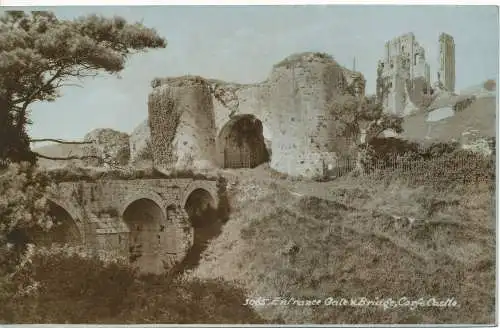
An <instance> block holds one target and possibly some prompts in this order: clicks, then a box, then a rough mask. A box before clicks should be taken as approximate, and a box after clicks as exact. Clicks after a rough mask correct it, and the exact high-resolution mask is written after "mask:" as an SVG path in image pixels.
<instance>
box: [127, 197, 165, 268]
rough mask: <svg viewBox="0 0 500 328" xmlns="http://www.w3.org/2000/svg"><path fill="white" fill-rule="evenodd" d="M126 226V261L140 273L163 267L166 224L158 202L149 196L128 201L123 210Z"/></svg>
mask: <svg viewBox="0 0 500 328" xmlns="http://www.w3.org/2000/svg"><path fill="white" fill-rule="evenodd" d="M122 217H123V220H124V222H125V223H126V224H127V226H128V228H129V231H130V233H129V243H128V250H129V261H130V264H132V265H133V266H135V267H137V268H139V269H140V271H141V272H143V273H162V272H163V271H164V270H165V267H164V265H165V263H164V261H163V260H165V244H166V238H167V234H166V226H165V218H164V214H163V211H162V209H161V207H160V205H159V204H157V203H156V202H155V201H153V200H151V199H148V198H140V199H137V200H135V201H133V202H131V203H130V204H129V205H128V206H127V207H126V209H125V211H124V212H123V215H122Z"/></svg>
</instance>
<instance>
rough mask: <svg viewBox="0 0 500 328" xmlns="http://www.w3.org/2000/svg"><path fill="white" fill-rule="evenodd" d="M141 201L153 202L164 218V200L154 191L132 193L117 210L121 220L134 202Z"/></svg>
mask: <svg viewBox="0 0 500 328" xmlns="http://www.w3.org/2000/svg"><path fill="white" fill-rule="evenodd" d="M141 199H149V200H151V201H153V202H154V203H155V204H156V205H157V206H158V207H159V208H160V209H161V212H162V214H163V217H165V216H166V214H167V213H166V210H165V206H164V203H165V202H164V200H163V198H162V197H161V196H160V195H159V194H158V193H156V192H154V191H145V192H140V193H134V194H133V195H132V196H130V197H128V198H127V200H126V201H125V202H124V203H123V204H122V206H121V207H120V210H119V214H120V217H122V218H123V214H124V213H125V211H126V210H127V208H128V207H129V206H130V205H131V204H132V203H133V202H135V201H137V200H141Z"/></svg>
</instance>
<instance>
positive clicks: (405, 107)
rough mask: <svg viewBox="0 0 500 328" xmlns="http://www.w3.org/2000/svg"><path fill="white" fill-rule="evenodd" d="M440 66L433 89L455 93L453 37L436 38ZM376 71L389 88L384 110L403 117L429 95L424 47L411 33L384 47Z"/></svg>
mask: <svg viewBox="0 0 500 328" xmlns="http://www.w3.org/2000/svg"><path fill="white" fill-rule="evenodd" d="M439 44H440V61H439V63H440V66H439V72H438V81H437V83H436V87H437V89H439V90H445V91H448V92H454V90H455V43H454V41H453V37H452V36H450V35H448V34H445V33H442V34H441V35H440V37H439ZM378 69H379V71H380V74H381V76H382V80H383V83H384V85H385V86H386V87H387V88H388V89H387V92H386V94H385V98H384V107H385V108H386V111H387V112H389V113H392V114H396V115H400V116H405V115H408V114H411V113H412V112H414V111H415V110H417V109H418V108H419V102H420V99H421V98H422V95H425V94H428V93H430V92H431V78H430V66H429V63H428V62H427V60H426V56H425V50H424V48H423V47H422V46H421V45H420V44H419V43H418V42H417V41H416V39H415V35H414V34H413V33H407V34H404V35H402V36H399V37H397V38H394V39H393V40H391V41H388V42H387V43H386V44H385V57H384V58H383V59H382V60H380V61H379V68H378Z"/></svg>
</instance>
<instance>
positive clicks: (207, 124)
mask: <svg viewBox="0 0 500 328" xmlns="http://www.w3.org/2000/svg"><path fill="white" fill-rule="evenodd" d="M152 86H153V91H152V92H151V94H150V95H149V126H150V135H151V141H150V144H151V149H152V153H153V162H154V165H155V166H156V167H157V168H158V169H163V170H171V169H185V168H197V169H210V168H241V167H255V166H257V165H259V164H261V163H264V162H267V161H270V166H271V168H273V169H274V170H276V171H279V172H282V173H286V174H289V175H292V176H304V177H315V176H322V175H323V174H324V170H325V168H332V167H336V166H337V164H338V163H337V161H338V159H339V154H341V153H342V152H344V151H345V150H346V147H348V145H347V144H346V142H345V141H343V140H340V139H339V138H338V137H337V136H336V124H338V123H337V122H336V121H335V119H334V117H333V116H332V114H330V113H329V111H328V104H329V103H330V102H331V100H332V99H335V98H336V97H339V96H340V95H342V94H344V93H345V90H346V88H347V87H348V86H351V87H353V88H354V89H355V90H356V92H357V93H358V94H359V95H364V92H365V90H364V89H365V80H364V78H363V76H362V75H361V74H360V73H357V72H353V71H351V70H349V69H346V68H344V67H342V66H340V65H339V64H338V63H337V62H336V61H335V60H333V59H332V58H331V57H330V56H327V55H322V54H317V53H302V54H297V55H292V56H290V57H288V58H286V59H284V60H283V61H281V62H280V63H278V64H276V65H274V67H273V69H272V71H271V73H270V75H269V78H268V79H267V80H266V81H264V82H261V83H256V84H247V85H242V84H236V83H228V82H222V81H217V80H211V79H205V78H201V77H195V76H185V77H178V78H164V79H156V80H154V81H153V84H152ZM134 140H138V139H137V138H135V139H134ZM139 142H142V145H144V141H140V140H138V141H137V143H139ZM132 149H134V151H132V154H131V156H132V158H134V156H135V154H134V152H138V151H139V150H140V149H141V147H140V146H137V147H136V146H135V145H133V146H132Z"/></svg>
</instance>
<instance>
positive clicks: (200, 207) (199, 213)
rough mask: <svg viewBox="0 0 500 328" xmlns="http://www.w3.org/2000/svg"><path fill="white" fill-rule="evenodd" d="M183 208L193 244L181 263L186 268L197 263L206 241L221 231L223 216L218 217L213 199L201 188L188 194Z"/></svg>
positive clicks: (206, 243) (206, 244)
mask: <svg viewBox="0 0 500 328" xmlns="http://www.w3.org/2000/svg"><path fill="white" fill-rule="evenodd" d="M184 210H185V211H186V213H187V215H188V218H189V223H190V224H191V227H192V229H193V245H192V246H191V248H190V250H189V252H188V254H187V255H186V257H185V259H184V260H183V263H182V268H183V270H188V269H191V268H193V267H195V266H196V265H198V262H199V260H200V257H201V253H202V252H203V251H204V250H205V249H206V248H207V246H208V242H209V241H210V240H211V239H213V238H215V237H216V236H218V235H219V234H220V233H221V228H222V225H223V218H221V217H219V213H218V210H217V208H216V201H215V199H214V198H213V197H212V195H211V194H210V192H208V191H207V190H205V189H203V188H197V189H194V190H193V191H192V192H191V193H190V194H189V196H188V197H187V198H186V201H185V204H184Z"/></svg>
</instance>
